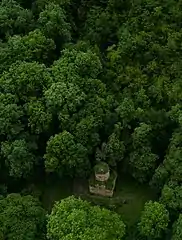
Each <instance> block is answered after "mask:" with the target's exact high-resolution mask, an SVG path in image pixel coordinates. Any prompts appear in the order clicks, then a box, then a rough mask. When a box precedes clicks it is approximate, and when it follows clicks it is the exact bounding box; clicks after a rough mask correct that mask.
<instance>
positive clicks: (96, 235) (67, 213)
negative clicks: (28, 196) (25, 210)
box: [47, 197, 125, 240]
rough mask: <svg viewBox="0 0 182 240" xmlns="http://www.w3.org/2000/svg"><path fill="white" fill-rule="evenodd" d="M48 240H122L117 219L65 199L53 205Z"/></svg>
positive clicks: (104, 211)
mask: <svg viewBox="0 0 182 240" xmlns="http://www.w3.org/2000/svg"><path fill="white" fill-rule="evenodd" d="M47 229H48V237H49V238H50V239H55V238H56V239H62V238H65V239H69V238H72V239H78V238H79V239H81V240H84V239H90V240H91V239H103V240H104V239H113V240H114V239H116V238H118V239H123V236H124V233H125V225H124V223H123V222H122V220H121V218H120V216H119V215H117V214H116V213H114V212H110V211H109V210H106V209H101V208H100V207H96V206H95V207H92V206H91V205H90V204H89V203H88V202H86V201H83V200H81V199H76V198H74V197H69V198H66V199H64V200H62V201H61V202H57V203H56V204H55V205H54V207H53V210H52V213H51V214H50V216H49V220H48V225H47Z"/></svg>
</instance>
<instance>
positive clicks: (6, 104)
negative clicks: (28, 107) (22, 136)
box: [0, 93, 24, 139]
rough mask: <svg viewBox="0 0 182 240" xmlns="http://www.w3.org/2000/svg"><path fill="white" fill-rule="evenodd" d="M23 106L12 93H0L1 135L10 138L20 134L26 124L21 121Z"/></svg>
mask: <svg viewBox="0 0 182 240" xmlns="http://www.w3.org/2000/svg"><path fill="white" fill-rule="evenodd" d="M22 116H23V111H22V108H21V107H19V106H18V105H17V98H16V97H15V96H14V95H12V94H8V93H7V94H3V93H0V135H2V136H3V137H7V138H9V139H11V138H13V137H15V136H16V135H17V134H19V133H20V132H21V131H22V130H23V128H24V126H23V124H22V123H21V118H22Z"/></svg>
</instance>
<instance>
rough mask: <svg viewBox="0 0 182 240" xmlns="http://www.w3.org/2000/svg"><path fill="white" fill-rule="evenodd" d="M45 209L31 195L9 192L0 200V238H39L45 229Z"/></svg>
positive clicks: (20, 239) (17, 239)
mask: <svg viewBox="0 0 182 240" xmlns="http://www.w3.org/2000/svg"><path fill="white" fill-rule="evenodd" d="M45 221H46V216H45V210H44V209H43V208H42V207H41V205H40V202H39V201H38V200H37V199H34V198H33V197H32V196H29V195H27V196H21V195H20V194H10V195H8V196H7V197H5V198H3V199H1V200H0V237H1V239H7V240H10V239H15V240H25V239H26V240H35V239H37V240H38V239H40V238H41V236H42V235H43V234H44V229H45Z"/></svg>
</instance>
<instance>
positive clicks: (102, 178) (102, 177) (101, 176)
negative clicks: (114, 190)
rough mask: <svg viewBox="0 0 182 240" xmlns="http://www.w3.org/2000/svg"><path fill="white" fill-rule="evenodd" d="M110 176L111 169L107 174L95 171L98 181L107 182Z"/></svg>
mask: <svg viewBox="0 0 182 240" xmlns="http://www.w3.org/2000/svg"><path fill="white" fill-rule="evenodd" d="M109 177H110V173H109V171H108V172H107V173H105V174H99V173H95V178H96V180H97V181H100V182H105V181H107V180H108V179H109Z"/></svg>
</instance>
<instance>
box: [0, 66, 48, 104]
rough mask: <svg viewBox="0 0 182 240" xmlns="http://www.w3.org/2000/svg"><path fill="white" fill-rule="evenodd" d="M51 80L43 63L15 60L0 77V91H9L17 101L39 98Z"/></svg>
mask: <svg viewBox="0 0 182 240" xmlns="http://www.w3.org/2000/svg"><path fill="white" fill-rule="evenodd" d="M51 82H52V79H51V76H50V74H49V72H48V70H47V69H46V67H45V65H44V64H38V63H37V62H31V63H28V62H17V63H15V64H13V65H11V67H10V69H9V70H8V71H7V72H4V73H3V74H2V76H1V78H0V85H1V86H0V89H1V91H2V92H5V93H7V92H8V93H11V94H13V95H15V96H16V97H17V99H19V102H20V103H21V104H22V102H25V103H26V102H28V101H30V99H31V98H33V97H34V98H39V97H41V96H42V95H43V90H44V89H45V88H46V87H48V86H49V85H50V83H51Z"/></svg>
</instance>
